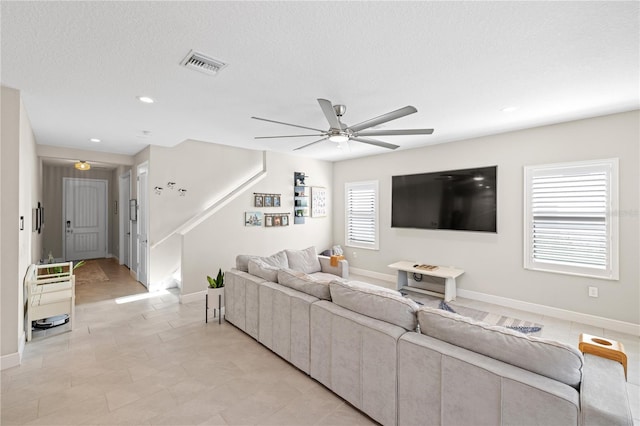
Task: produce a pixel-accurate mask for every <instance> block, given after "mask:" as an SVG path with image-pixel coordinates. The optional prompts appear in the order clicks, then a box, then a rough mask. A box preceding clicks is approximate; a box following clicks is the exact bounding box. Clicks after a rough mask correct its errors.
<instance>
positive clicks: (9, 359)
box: [0, 331, 26, 370]
mask: <svg viewBox="0 0 640 426" xmlns="http://www.w3.org/2000/svg"><path fill="white" fill-rule="evenodd" d="M25 343H26V334H25V332H24V331H23V332H22V336H20V339H19V340H18V352H14V353H12V354H7V355H2V357H0V370H6V369H7V368H13V367H18V366H19V365H20V364H21V363H22V354H23V353H24V345H25Z"/></svg>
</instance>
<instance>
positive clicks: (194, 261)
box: [182, 153, 333, 294]
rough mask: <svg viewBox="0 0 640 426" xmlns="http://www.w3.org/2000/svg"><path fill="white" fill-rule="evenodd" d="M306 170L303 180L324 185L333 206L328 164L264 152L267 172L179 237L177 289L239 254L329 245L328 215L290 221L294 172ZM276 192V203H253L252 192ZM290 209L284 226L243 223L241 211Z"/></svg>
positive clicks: (200, 282) (194, 284)
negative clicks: (278, 197) (298, 222)
mask: <svg viewBox="0 0 640 426" xmlns="http://www.w3.org/2000/svg"><path fill="white" fill-rule="evenodd" d="M294 172H305V173H306V174H307V176H308V178H307V182H306V183H307V185H309V186H322V187H326V188H327V192H328V193H327V207H328V211H329V212H331V211H332V210H331V207H332V201H333V197H332V190H331V188H332V187H333V184H332V180H333V178H332V174H333V164H332V163H329V162H326V161H318V160H312V159H309V158H302V157H296V156H293V155H286V154H279V153H267V176H266V178H264V179H263V180H261V181H259V182H258V183H256V184H255V185H254V186H253V187H251V188H250V189H248V190H247V191H246V192H245V194H243V195H240V196H239V197H238V198H236V199H235V200H233V201H232V202H230V203H229V204H228V205H227V206H225V208H224V209H222V210H221V211H219V212H218V213H216V214H215V215H213V216H212V217H211V218H209V219H208V220H207V221H205V222H203V223H202V224H200V225H198V226H197V227H196V228H194V229H193V230H192V231H191V232H189V233H188V234H186V235H185V236H184V237H183V252H182V286H183V288H182V293H183V294H190V293H195V292H198V291H203V290H205V289H206V286H207V284H206V276H207V275H213V274H216V273H217V272H218V268H222V270H223V271H224V270H228V269H230V268H232V267H234V266H235V258H236V255H238V254H256V255H261V256H268V255H271V254H273V253H275V252H277V251H280V250H283V249H287V248H289V249H304V248H307V247H309V246H315V247H316V249H317V250H318V251H319V252H320V251H323V250H326V249H328V248H331V246H332V245H333V238H332V218H331V214H329V215H328V216H326V217H319V218H311V217H309V218H306V223H305V224H303V225H294V224H293V173H294ZM254 192H258V193H275V194H281V195H282V200H281V208H257V207H253V193H254ZM248 211H261V212H263V213H281V212H282V213H285V212H288V213H290V215H289V219H290V221H291V224H290V225H289V226H285V227H273V228H266V227H264V226H262V227H246V226H244V213H245V212H248Z"/></svg>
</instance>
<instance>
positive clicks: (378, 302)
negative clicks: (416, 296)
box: [329, 280, 418, 331]
mask: <svg viewBox="0 0 640 426" xmlns="http://www.w3.org/2000/svg"><path fill="white" fill-rule="evenodd" d="M329 290H330V291H331V300H332V301H333V303H335V304H336V305H339V306H342V307H343V308H346V309H349V310H351V311H354V312H357V313H359V314H362V315H366V316H368V317H371V318H375V319H379V320H382V321H386V322H388V323H391V324H394V325H397V326H399V327H402V328H404V329H405V330H409V331H412V330H415V328H416V324H417V320H416V311H417V310H418V304H416V302H414V301H413V300H411V299H407V298H405V297H403V296H402V295H401V294H400V292H398V291H395V290H390V289H387V288H384V287H380V286H377V285H373V284H368V283H363V282H360V281H346V282H344V281H338V280H334V281H331V283H330V284H329Z"/></svg>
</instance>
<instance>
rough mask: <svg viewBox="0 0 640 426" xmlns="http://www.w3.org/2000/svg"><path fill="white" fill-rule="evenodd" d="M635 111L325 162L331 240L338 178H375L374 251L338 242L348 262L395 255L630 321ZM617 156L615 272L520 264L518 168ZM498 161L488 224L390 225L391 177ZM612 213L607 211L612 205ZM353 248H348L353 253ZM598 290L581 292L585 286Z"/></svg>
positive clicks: (337, 231) (635, 307) (635, 255)
mask: <svg viewBox="0 0 640 426" xmlns="http://www.w3.org/2000/svg"><path fill="white" fill-rule="evenodd" d="M639 129H640V112H639V111H633V112H628V113H622V114H615V115H610V116H604V117H597V118H592V119H587V120H580V121H574V122H568V123H562V124H557V125H553V126H545V127H538V128H534V129H528V130H522V131H517V132H510V133H504V134H499V135H493V136H487V137H482V138H476V139H470V140H465V141H459V142H452V143H447V144H441V145H434V146H430V147H426V148H420V149H414V150H407V151H399V152H393V153H389V154H384V155H379V156H373V157H368V158H361V159H356V160H349V161H342V162H338V163H335V165H334V187H333V188H334V194H335V195H334V201H335V209H334V234H333V235H334V240H335V241H337V242H341V243H344V184H345V182H352V181H360V180H371V179H376V180H379V182H380V250H378V251H372V250H362V249H353V248H347V250H346V254H347V259H348V260H349V262H350V265H351V266H352V267H355V268H360V269H364V270H368V271H373V272H377V273H381V274H389V275H390V274H393V273H394V272H393V271H392V270H390V269H389V268H387V265H389V264H390V263H393V262H396V261H398V260H410V261H415V262H418V263H428V264H437V265H452V266H456V267H458V268H460V269H463V270H465V274H464V275H462V276H461V277H460V279H459V281H458V287H459V288H462V289H466V290H470V291H474V292H478V293H484V294H489V295H493V296H499V297H504V298H508V299H515V300H518V301H523V302H529V303H533V304H539V305H545V306H550V307H554V308H558V309H563V310H568V311H574V312H580V313H584V314H589V315H594V316H598V317H605V318H610V319H615V320H619V321H624V322H628V323H632V324H640V274H639V266H638V259H640V247H639V242H638V241H639V239H638V236H639V235H640V225H639V223H638V222H639V211H640V198H639V192H640V191H639V182H640V174H639V170H640V167H638V159H639V157H640V153H639V140H640V135H639V131H640V130H639ZM614 157H615V158H619V159H620V163H619V164H620V165H619V179H620V188H619V189H620V191H619V210H620V212H619V213H620V217H619V223H620V246H619V247H620V280H619V281H608V280H601V279H594V278H586V277H578V276H570V275H561V274H554V273H547V272H539V271H531V270H525V269H524V268H523V203H524V200H523V185H524V183H523V167H524V166H526V165H534V164H547V163H557V162H568V161H581V160H590V159H603V158H614ZM488 165H497V166H498V185H497V186H498V233H497V234H489V233H477V232H463V231H446V230H418V229H398V228H391V226H390V224H391V176H393V175H402V174H410V173H421V172H429V171H438V170H450V169H459V168H470V167H478V166H488ZM616 213H617V212H616ZM356 256H357V257H356ZM589 286H595V287H598V288H599V293H600V297H599V298H590V297H588V293H587V287H589Z"/></svg>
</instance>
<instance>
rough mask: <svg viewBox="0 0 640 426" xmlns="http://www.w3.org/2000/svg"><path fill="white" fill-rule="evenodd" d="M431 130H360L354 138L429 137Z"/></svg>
mask: <svg viewBox="0 0 640 426" xmlns="http://www.w3.org/2000/svg"><path fill="white" fill-rule="evenodd" d="M432 133H433V129H406V130H362V131H360V132H357V133H355V135H356V136H396V135H398V136H399V135H430V134H432Z"/></svg>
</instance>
